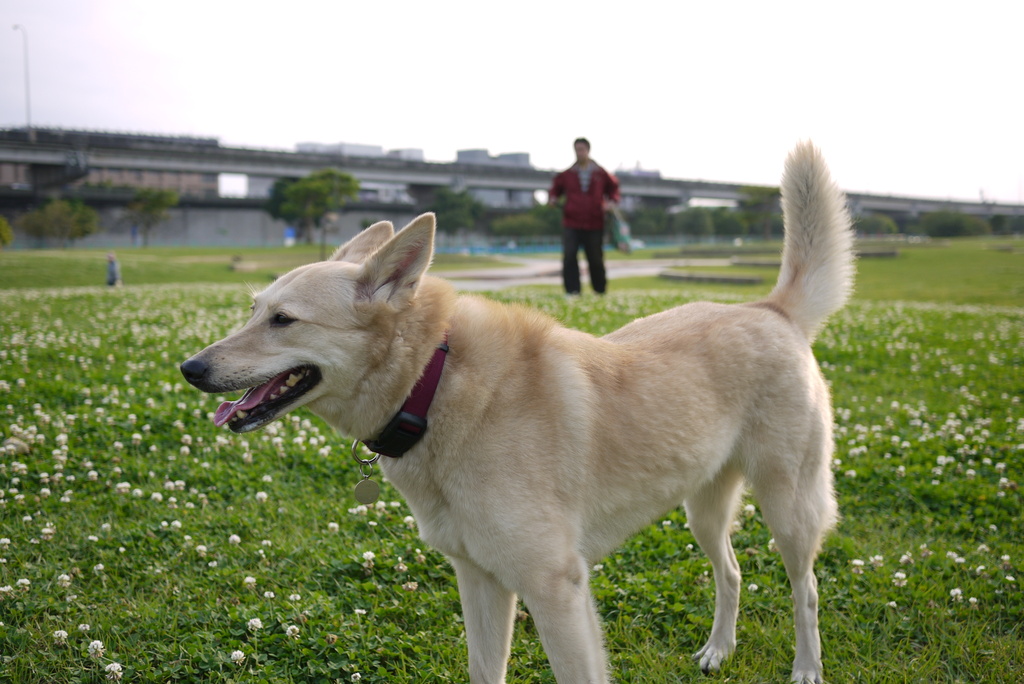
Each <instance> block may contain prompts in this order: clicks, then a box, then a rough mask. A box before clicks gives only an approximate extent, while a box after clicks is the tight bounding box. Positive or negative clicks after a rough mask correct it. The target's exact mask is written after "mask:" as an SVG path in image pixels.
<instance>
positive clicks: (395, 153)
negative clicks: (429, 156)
mask: <svg viewBox="0 0 1024 684" xmlns="http://www.w3.org/2000/svg"><path fill="white" fill-rule="evenodd" d="M388 157H390V158H391V159H401V160H402V161H419V162H421V161H423V150H420V149H417V148H415V147H406V148H402V149H398V150H388Z"/></svg>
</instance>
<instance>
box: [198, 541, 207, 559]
mask: <svg viewBox="0 0 1024 684" xmlns="http://www.w3.org/2000/svg"><path fill="white" fill-rule="evenodd" d="M196 553H198V554H199V556H200V557H202V556H205V555H206V547H205V546H203V545H202V544H199V545H198V546H196Z"/></svg>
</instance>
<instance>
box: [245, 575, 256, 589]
mask: <svg viewBox="0 0 1024 684" xmlns="http://www.w3.org/2000/svg"><path fill="white" fill-rule="evenodd" d="M242 584H244V585H245V586H246V587H248V588H250V589H251V588H252V587H255V586H256V578H255V577H252V576H249V577H246V578H245V579H243V580H242Z"/></svg>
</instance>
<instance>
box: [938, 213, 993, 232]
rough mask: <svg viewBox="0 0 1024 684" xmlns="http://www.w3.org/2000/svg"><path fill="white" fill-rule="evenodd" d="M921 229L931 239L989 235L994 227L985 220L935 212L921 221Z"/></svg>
mask: <svg viewBox="0 0 1024 684" xmlns="http://www.w3.org/2000/svg"><path fill="white" fill-rule="evenodd" d="M921 229H922V230H923V231H924V232H925V234H926V235H929V236H930V237H961V236H965V235H989V234H990V233H991V232H992V226H990V225H989V224H988V221H986V220H985V219H981V218H978V217H977V216H968V215H967V214H961V213H958V212H955V211H935V212H932V213H929V214H925V215H924V218H922V219H921Z"/></svg>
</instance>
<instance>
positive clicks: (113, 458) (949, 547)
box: [0, 243, 1024, 684]
mask: <svg viewBox="0 0 1024 684" xmlns="http://www.w3.org/2000/svg"><path fill="white" fill-rule="evenodd" d="M85 256H86V258H82V257H83V255H81V254H79V253H76V252H70V253H61V254H58V255H54V254H42V253H23V252H18V253H0V284H3V285H4V286H11V285H12V280H13V281H15V282H14V283H13V285H14V288H13V289H0V307H2V309H3V311H4V316H3V318H2V319H0V339H2V340H3V345H2V347H0V411H3V413H4V420H3V421H2V424H0V437H2V438H14V439H15V440H16V442H14V443H12V444H11V445H10V446H9V447H8V449H7V450H6V453H4V452H0V494H2V496H0V681H2V682H11V683H19V684H20V683H22V682H58V683H64V682H66V683H71V682H101V681H107V680H108V678H112V677H114V676H116V675H118V674H119V675H121V676H122V680H121V681H130V682H195V681H208V682H336V681H337V682H351V681H363V682H389V683H395V682H398V683H405V682H417V683H420V682H422V683H424V684H426V683H428V682H464V681H466V680H467V675H466V672H467V660H466V652H465V644H464V635H463V629H462V624H461V617H460V615H459V611H460V607H459V601H458V592H457V588H456V585H455V582H454V577H453V575H452V572H451V570H450V568H449V567H448V565H447V564H446V563H445V561H444V559H443V557H441V556H440V555H439V554H437V553H436V552H434V551H433V550H431V549H429V548H427V547H425V546H424V545H423V544H422V543H421V542H420V541H419V540H418V539H417V536H416V521H415V520H414V519H412V518H411V517H410V513H409V511H408V509H407V507H406V506H405V505H404V504H403V503H402V501H401V499H400V497H399V495H398V494H397V493H396V492H394V491H393V490H392V489H391V488H390V486H389V485H386V484H385V485H384V490H383V491H384V495H383V502H382V503H381V504H378V505H377V506H372V507H369V508H366V507H361V506H357V505H356V502H355V500H354V497H353V496H352V487H353V486H354V485H355V484H356V482H357V481H358V480H359V473H358V469H357V467H356V465H355V463H353V461H352V459H351V456H350V444H349V442H347V441H346V440H344V439H343V438H342V437H340V436H338V435H335V434H333V433H332V432H331V431H330V430H329V429H328V428H326V426H324V425H323V424H322V423H321V422H320V421H319V420H318V419H316V418H315V417H313V416H312V415H311V414H309V413H307V412H305V411H304V410H301V409H300V410H299V411H298V412H296V414H294V415H292V416H290V417H289V418H287V419H285V420H283V421H280V422H278V423H275V424H273V425H272V426H270V428H268V429H267V430H264V431H262V432H258V433H253V434H250V435H247V436H238V435H234V434H233V433H231V432H229V431H226V430H222V429H217V428H215V427H214V426H213V424H212V422H211V421H210V415H211V412H212V411H213V410H214V409H215V407H216V406H217V404H218V402H219V400H220V398H219V397H210V396H206V395H203V394H201V393H199V392H198V391H195V390H193V389H192V388H190V387H189V386H187V385H186V384H185V383H184V381H183V380H182V378H181V376H180V374H179V373H178V371H177V364H178V363H179V362H180V361H181V360H182V359H184V358H186V357H187V356H188V355H189V354H191V353H192V352H194V351H196V350H198V349H199V348H201V347H203V346H204V345H205V344H207V343H208V342H210V341H211V340H213V339H216V338H217V337H219V336H221V335H223V334H224V333H226V332H227V331H229V330H230V329H232V328H235V327H237V326H238V325H239V324H240V323H241V322H242V321H244V320H245V319H246V317H247V315H248V309H247V307H248V303H249V302H248V292H247V289H246V288H245V287H244V286H243V285H242V284H241V283H242V282H244V281H250V282H255V281H254V280H253V276H252V273H238V272H234V271H231V270H230V269H229V268H228V266H229V265H230V257H231V256H232V253H227V252H225V253H224V254H222V255H211V254H209V253H208V251H207V253H206V256H217V257H218V258H224V259H225V261H222V262H219V263H217V262H210V261H202V260H199V261H197V260H196V258H197V257H199V256H203V254H197V253H196V252H195V251H183V252H180V253H165V252H156V251H154V252H153V254H151V255H150V254H139V255H138V256H139V257H143V256H146V257H152V258H151V259H150V260H149V261H146V260H144V259H140V260H138V261H135V260H134V259H133V258H132V257H133V256H134V253H129V252H124V253H123V254H122V255H121V256H122V263H123V264H124V265H125V269H126V274H125V277H126V281H127V282H128V283H129V286H128V287H125V288H119V289H108V288H105V287H102V286H96V287H72V286H74V285H81V284H83V282H82V281H83V280H84V282H87V283H90V284H95V283H99V282H102V278H103V261H102V257H103V253H102V252H98V253H95V254H91V255H85ZM242 256H243V259H244V260H250V261H259V259H258V258H257V257H258V256H261V254H248V253H247V254H243V255H242ZM307 256H308V255H307ZM94 257H95V260H98V262H99V264H98V266H97V265H96V264H95V263H93V258H94ZM313 258H315V256H314V257H313ZM1022 259H1024V255H1021V254H1019V253H1007V252H1000V251H995V250H991V249H988V245H987V244H982V243H964V244H954V245H953V246H951V247H944V248H939V247H934V248H920V249H908V250H905V252H904V253H903V254H901V256H900V257H899V258H898V259H888V260H881V259H879V260H875V261H871V260H863V261H862V262H861V263H860V264H859V271H860V276H859V281H858V292H859V298H858V299H857V301H855V302H854V303H853V304H852V305H851V306H849V307H848V308H847V309H845V310H844V311H843V312H841V313H840V314H838V315H837V316H836V317H835V318H834V319H833V321H832V322H831V323H830V325H829V326H828V328H827V329H826V331H825V332H824V333H823V334H822V336H821V337H820V338H819V340H818V342H817V343H816V352H817V355H818V358H819V361H820V364H821V366H822V369H823V370H824V372H825V374H826V376H827V378H828V379H829V381H830V383H831V384H832V387H833V393H834V400H835V406H836V424H837V439H836V454H835V464H834V466H835V473H836V488H837V493H838V496H839V501H840V507H841V512H842V514H843V520H842V522H841V523H840V525H839V527H838V528H837V529H836V531H835V532H834V533H833V534H831V535H830V536H829V537H828V539H827V541H826V543H825V546H824V549H823V551H822V554H821V557H820V559H819V562H818V564H817V568H816V570H817V576H818V579H819V583H820V587H819V588H820V594H821V631H822V643H823V654H824V665H825V672H826V677H827V679H828V681H829V682H1019V681H1022V680H1024V634H1022V631H1024V593H1022V590H1021V586H1020V585H1021V582H1022V581H1024V576H1022V572H1024V538H1022V536H1024V535H1022V522H1021V520H1022V518H1024V499H1022V493H1021V491H1020V489H1019V487H1018V482H1020V481H1021V478H1022V476H1024V473H1022V470H1024V408H1022V406H1021V399H1022V397H1024V351H1022V350H1024V339H1022V338H1024V307H1022V306H1021V305H1022V304H1024V302H1022V301H1021V299H1022V293H1021V286H1022V281H1024V278H1022V277H1021V275H1022V272H1021V261H1022ZM130 263H134V264H136V266H137V269H138V270H135V271H132V272H131V273H130V272H128V270H127V269H128V266H129V264H130ZM146 264H148V266H147V265H146ZM136 266H133V268H136ZM278 266H279V265H278V264H274V265H273V266H272V268H270V269H268V271H267V274H266V277H269V273H271V272H273V271H275V270H276V269H277V268H278ZM446 267H447V266H446ZM9 268H14V269H21V270H17V273H16V274H15V275H13V276H12V275H11V273H12V271H10V270H9ZM206 269H209V270H206ZM211 273H212V274H214V275H210V274H211ZM86 274H88V277H86ZM131 274H134V276H135V277H137V278H138V280H133V279H132V278H133V276H132V275H131ZM766 275H767V277H768V278H769V279H770V278H771V275H770V272H769V274H766ZM215 276H216V277H215ZM175 277H177V281H178V282H175ZM147 278H153V279H152V280H146V279H147ZM75 279H78V280H75ZM204 280H208V281H213V282H198V281H204ZM25 281H27V282H25ZM143 281H145V282H148V283H150V284H147V285H142V284H136V283H142V282H143ZM181 281H197V282H181ZM216 281H227V282H216ZM656 282H657V281H654V280H653V279H644V280H643V281H641V282H638V283H634V285H643V287H642V288H638V287H633V286H631V284H630V283H629V282H627V281H615V282H614V283H613V288H612V291H611V293H610V294H609V295H608V296H607V297H605V298H603V299H598V298H594V297H583V298H582V299H580V300H578V301H574V302H566V300H565V299H564V297H562V296H561V295H560V294H558V293H557V292H555V291H553V290H550V289H548V290H543V289H535V288H527V289H520V290H515V291H507V292H502V293H498V294H495V295H493V296H494V297H496V298H499V299H502V300H508V301H525V302H526V303H528V304H529V305H531V306H534V307H536V308H538V309H541V310H544V311H546V312H548V313H549V314H551V315H553V316H555V317H557V318H559V319H560V320H562V321H564V322H565V323H566V324H568V325H570V326H573V327H576V328H580V329H584V330H589V331H591V332H595V333H598V334H601V333H605V332H608V331H610V330H612V329H614V328H616V327H618V326H620V325H622V324H623V323H625V322H626V321H628V320H631V319H632V318H635V317H636V316H639V315H644V314H647V313H652V312H655V311H659V310H662V309H664V308H666V307H668V306H672V305H675V304H678V303H682V302H686V301H691V300H694V299H704V298H712V299H717V300H720V301H744V300H749V299H752V298H754V297H756V294H757V291H756V290H753V289H748V288H737V287H725V286H705V287H694V286H692V285H685V284H679V283H667V282H657V284H658V285H659V286H660V287H659V288H658V289H652V288H650V287H648V286H650V285H652V284H654V283H656ZM170 283H175V284H170ZM28 284H32V285H35V286H37V287H38V286H41V285H51V286H61V287H52V288H49V289H34V288H29V289H17V288H19V287H23V286H25V285H28ZM22 446H23V447H24V450H22ZM749 503H750V504H751V505H750V506H748V507H746V508H745V509H744V510H743V512H742V514H741V516H740V517H739V519H738V522H737V526H736V532H735V534H734V545H735V547H736V549H737V552H738V555H739V560H740V565H741V568H742V571H743V575H744V580H743V588H744V591H743V597H742V600H741V607H740V620H739V627H738V638H739V645H738V650H737V653H736V654H735V655H734V656H733V657H732V658H731V659H730V660H728V661H727V662H726V663H725V665H724V667H723V670H722V673H721V674H720V675H718V676H716V677H713V678H707V677H703V676H702V675H701V674H700V673H699V670H698V668H697V666H696V665H695V664H694V663H693V662H692V661H691V660H690V657H689V654H691V653H693V652H694V651H696V650H697V649H698V648H699V647H700V646H701V645H702V644H703V642H704V640H705V639H706V638H707V635H708V632H709V630H710V627H711V621H712V616H713V587H712V584H711V582H710V580H709V573H710V565H709V563H708V562H707V559H706V557H705V556H704V555H703V554H702V553H701V552H700V550H699V548H697V547H696V544H695V542H694V540H693V538H692V536H691V535H690V533H689V532H688V531H687V529H686V521H685V518H684V516H683V515H682V513H681V512H680V511H674V512H671V513H669V514H667V515H666V516H665V518H664V520H661V521H658V522H657V523H656V524H654V525H651V526H649V527H648V528H646V529H644V530H642V531H641V532H640V533H639V534H638V535H637V536H636V537H634V538H633V539H631V540H629V541H628V542H627V543H626V544H625V545H624V546H623V547H622V548H621V549H620V550H619V551H617V552H616V553H614V554H613V555H611V556H610V557H608V558H606V559H604V561H603V562H602V563H601V564H599V565H598V566H596V567H595V568H594V570H593V573H592V583H593V591H594V595H595V599H596V601H597V603H598V608H599V612H600V614H601V615H602V618H603V619H604V621H605V627H606V630H607V635H608V648H609V652H610V658H611V669H612V673H613V677H614V679H615V680H616V681H620V682H683V681H700V680H704V679H706V680H709V681H712V680H713V681H717V680H722V681H733V682H760V681H788V672H789V668H790V665H791V660H792V655H793V627H792V617H791V616H792V609H791V605H790V599H789V589H788V585H787V583H786V579H785V573H784V571H783V568H782V563H781V560H780V559H779V558H778V555H777V554H776V553H774V552H773V551H772V542H771V535H770V533H769V531H768V529H767V528H766V526H765V525H764V524H763V522H762V519H761V515H760V512H759V511H758V510H757V508H756V506H754V505H752V504H753V502H749ZM357 675H358V676H357ZM509 681H510V682H541V683H544V684H552V683H553V681H554V680H553V677H552V676H551V673H550V671H549V670H548V668H547V663H546V659H545V657H544V654H543V651H542V649H541V647H540V644H539V641H538V639H537V635H536V632H535V629H534V627H533V624H532V622H531V621H530V620H529V618H528V616H527V615H525V613H524V619H523V620H522V621H521V622H520V623H519V624H517V626H516V631H515V637H514V643H513V653H512V660H511V663H510V669H509Z"/></svg>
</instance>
